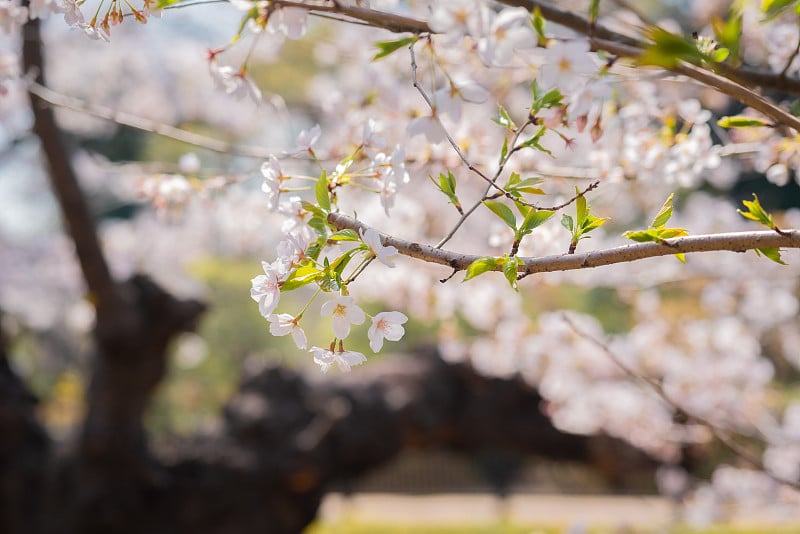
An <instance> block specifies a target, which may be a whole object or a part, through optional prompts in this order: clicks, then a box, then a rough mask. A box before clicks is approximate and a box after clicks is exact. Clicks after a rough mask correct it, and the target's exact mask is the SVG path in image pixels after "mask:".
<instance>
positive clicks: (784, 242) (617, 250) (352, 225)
mask: <svg viewBox="0 0 800 534" xmlns="http://www.w3.org/2000/svg"><path fill="white" fill-rule="evenodd" d="M328 222H330V223H331V224H333V225H334V226H335V227H337V228H339V229H342V230H343V229H350V230H356V231H361V232H363V231H366V230H368V229H370V227H369V226H367V225H365V224H364V223H362V222H361V221H357V220H356V219H353V218H352V217H348V216H347V215H343V214H341V213H331V214H330V215H328ZM782 232H783V234H778V233H777V232H774V231H758V232H730V233H721V234H708V235H697V236H687V237H678V238H674V239H668V240H665V241H664V243H635V244H630V245H623V246H619V247H614V248H609V249H606V250H595V251H590V252H584V253H582V254H562V255H554V256H544V257H541V258H520V260H521V261H522V265H521V266H520V268H519V273H520V276H527V275H530V274H536V273H546V272H553V271H571V270H577V269H587V268H591V267H601V266H603V265H613V264H616V263H626V262H632V261H637V260H643V259H646V258H655V257H659V256H669V255H674V254H684V253H692V252H714V251H723V250H727V251H731V252H745V251H747V250H754V249H763V248H767V249H768V248H800V230H786V231H782ZM381 240H382V242H383V244H384V245H385V246H392V247H395V248H396V249H397V251H398V252H399V253H400V254H403V255H404V256H409V257H411V258H416V259H419V260H423V261H427V262H429V263H438V264H439V265H446V266H447V267H450V268H451V269H454V270H456V271H463V270H465V269H466V268H467V267H469V266H470V264H472V263H473V262H474V261H476V260H478V259H479V258H480V256H477V255H474V254H462V253H459V252H453V251H449V250H443V249H438V248H436V247H433V246H431V245H426V244H423V243H413V242H411V241H406V240H404V239H400V238H397V237H393V236H390V235H386V234H381Z"/></svg>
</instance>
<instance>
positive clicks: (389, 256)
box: [358, 228, 398, 267]
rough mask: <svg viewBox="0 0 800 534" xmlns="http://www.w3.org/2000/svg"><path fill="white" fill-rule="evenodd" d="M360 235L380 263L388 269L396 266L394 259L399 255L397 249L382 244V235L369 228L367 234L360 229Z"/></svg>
mask: <svg viewBox="0 0 800 534" xmlns="http://www.w3.org/2000/svg"><path fill="white" fill-rule="evenodd" d="M358 234H359V235H360V236H361V240H362V241H363V242H364V243H365V244H366V245H367V246H368V247H369V249H370V250H371V251H372V253H373V254H374V255H375V257H376V258H378V261H379V262H381V263H382V264H384V265H386V266H387V267H394V266H395V263H394V258H395V257H397V255H398V253H397V248H395V247H392V246H388V247H386V246H384V245H383V244H382V243H381V236H380V234H378V232H377V231H376V230H373V229H372V228H367V231H366V232H365V231H364V230H363V229H359V231H358Z"/></svg>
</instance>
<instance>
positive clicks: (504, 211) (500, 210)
mask: <svg viewBox="0 0 800 534" xmlns="http://www.w3.org/2000/svg"><path fill="white" fill-rule="evenodd" d="M483 204H484V205H485V206H486V207H487V208H489V209H490V210H492V212H493V213H494V214H495V215H497V216H498V217H500V218H501V219H502V220H503V222H504V223H506V224H507V225H508V226H509V227H510V228H511V229H512V230H516V229H517V218H516V217H515V216H514V212H513V211H511V208H509V207H508V206H506V205H505V204H503V203H502V202H496V201H494V200H484V201H483Z"/></svg>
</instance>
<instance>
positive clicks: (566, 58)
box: [537, 40, 597, 92]
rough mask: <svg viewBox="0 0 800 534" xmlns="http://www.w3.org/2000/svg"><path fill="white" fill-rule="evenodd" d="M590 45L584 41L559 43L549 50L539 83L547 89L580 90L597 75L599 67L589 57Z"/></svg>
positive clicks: (545, 54)
mask: <svg viewBox="0 0 800 534" xmlns="http://www.w3.org/2000/svg"><path fill="white" fill-rule="evenodd" d="M589 54H590V52H589V43H587V42H586V41H583V40H577V41H567V42H558V43H555V44H554V45H552V46H551V47H550V48H547V49H546V51H545V53H544V63H543V64H542V66H541V68H540V69H539V76H538V77H537V81H538V82H539V84H540V85H541V86H542V87H543V88H545V89H552V88H553V87H558V88H559V89H561V90H562V91H566V92H569V91H575V90H577V89H580V88H581V87H582V86H583V85H585V84H586V82H587V81H588V80H589V78H590V77H591V76H592V75H594V74H595V73H597V65H596V64H595V62H594V61H593V60H592V58H591V56H590V55H589Z"/></svg>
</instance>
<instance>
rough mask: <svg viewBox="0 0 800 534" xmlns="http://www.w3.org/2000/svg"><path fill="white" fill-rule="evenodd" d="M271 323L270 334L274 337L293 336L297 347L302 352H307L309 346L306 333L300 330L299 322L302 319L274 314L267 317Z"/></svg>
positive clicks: (285, 314) (286, 314)
mask: <svg viewBox="0 0 800 534" xmlns="http://www.w3.org/2000/svg"><path fill="white" fill-rule="evenodd" d="M267 321H269V333H270V334H272V335H273V336H279V337H280V336H285V335H287V334H291V335H292V339H293V340H294V343H295V345H297V348H298V349H300V350H305V349H306V346H307V345H308V341H307V340H306V333H305V332H303V329H302V328H300V325H299V324H298V322H299V321H300V317H295V316H293V315H289V314H288V313H281V314H277V315H275V314H273V315H269V316H268V317H267Z"/></svg>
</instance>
